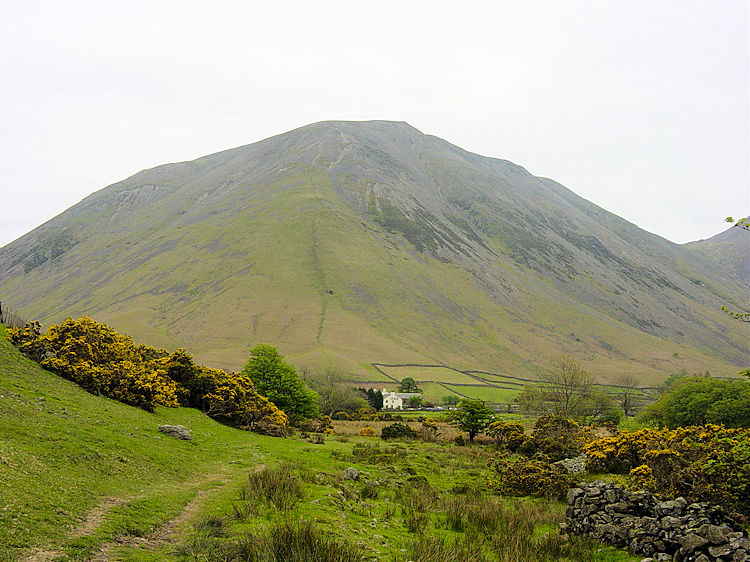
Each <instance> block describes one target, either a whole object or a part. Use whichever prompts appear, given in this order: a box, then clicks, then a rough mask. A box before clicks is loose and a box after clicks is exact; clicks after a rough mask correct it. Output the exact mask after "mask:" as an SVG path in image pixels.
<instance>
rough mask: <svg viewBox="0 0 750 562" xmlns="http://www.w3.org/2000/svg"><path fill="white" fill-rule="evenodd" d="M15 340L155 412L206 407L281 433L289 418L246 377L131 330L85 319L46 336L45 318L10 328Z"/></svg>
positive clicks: (86, 383) (234, 421)
mask: <svg viewBox="0 0 750 562" xmlns="http://www.w3.org/2000/svg"><path fill="white" fill-rule="evenodd" d="M8 334H9V340H10V341H11V342H12V343H13V344H14V345H16V346H18V347H19V349H20V350H21V351H22V352H23V353H27V354H28V355H29V356H30V357H32V358H34V359H36V360H38V361H40V363H41V365H42V366H43V367H45V368H46V369H49V370H50V371H52V372H54V373H57V374H58V375H60V376H62V377H64V378H66V379H69V380H72V381H74V382H76V383H77V384H79V385H80V386H81V387H83V388H84V389H86V390H87V391H89V392H91V393H93V394H101V395H103V396H107V397H109V398H114V399H115V400H119V401H120V402H124V403H125V404H130V405H131V406H136V407H139V408H142V409H144V410H147V411H149V412H153V411H154V410H155V409H156V406H157V405H163V406H170V407H176V406H178V405H183V406H190V407H193V408H199V409H200V410H202V411H204V412H205V413H206V414H208V415H209V416H211V417H213V418H214V419H216V420H218V421H220V422H222V423H226V424H228V425H232V426H234V427H240V428H243V429H251V430H258V429H260V430H262V431H263V432H266V433H269V434H274V435H277V434H280V433H283V432H284V431H285V430H284V428H285V426H286V425H287V418H286V415H285V414H284V412H282V411H281V410H279V409H278V408H277V407H276V406H274V405H273V404H272V403H271V402H269V401H268V400H267V399H266V398H264V397H263V396H261V395H260V394H258V393H257V392H256V390H255V388H254V386H253V383H252V381H251V380H250V379H249V378H247V377H244V376H242V375H238V374H235V373H225V372H224V371H220V370H218V369H210V368H208V367H202V366H200V365H196V364H195V363H194V362H193V358H192V357H191V356H190V355H189V354H188V353H186V352H185V350H184V349H178V350H177V351H175V352H174V353H172V354H171V355H170V354H169V353H168V352H167V351H166V350H165V349H154V348H153V347H148V346H145V345H135V344H134V343H133V340H132V339H131V338H130V337H129V336H123V335H121V334H118V333H117V332H115V331H114V330H112V329H111V328H109V327H108V326H106V325H104V324H100V323H98V322H95V321H94V320H92V319H91V318H87V317H83V318H79V319H78V320H73V319H71V318H68V319H67V320H66V321H65V322H63V323H62V324H60V325H54V326H51V327H50V329H49V330H47V332H46V333H45V334H44V335H42V334H41V330H40V325H39V323H38V322H32V323H30V324H27V325H26V326H25V327H24V328H22V329H19V330H8Z"/></svg>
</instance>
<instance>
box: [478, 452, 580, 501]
mask: <svg viewBox="0 0 750 562" xmlns="http://www.w3.org/2000/svg"><path fill="white" fill-rule="evenodd" d="M493 468H494V470H495V472H496V475H495V476H494V477H490V478H488V481H487V484H488V485H489V486H490V488H492V489H494V490H497V491H498V492H500V493H501V494H503V495H506V496H539V497H545V498H562V497H564V496H565V494H566V493H567V491H568V490H569V489H570V488H571V486H573V484H574V483H575V479H574V478H573V477H572V476H571V475H570V474H568V472H567V471H566V470H565V469H564V468H563V467H561V466H559V465H553V464H550V463H548V462H545V461H542V460H537V459H527V458H523V457H521V458H518V459H512V458H511V457H504V458H500V459H498V460H496V461H495V462H494V463H493Z"/></svg>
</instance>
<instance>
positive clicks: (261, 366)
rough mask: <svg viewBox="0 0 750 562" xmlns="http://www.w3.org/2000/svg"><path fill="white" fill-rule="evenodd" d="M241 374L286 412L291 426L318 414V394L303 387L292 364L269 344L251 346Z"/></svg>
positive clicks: (303, 384)
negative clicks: (248, 357)
mask: <svg viewBox="0 0 750 562" xmlns="http://www.w3.org/2000/svg"><path fill="white" fill-rule="evenodd" d="M242 373H243V374H244V375H247V376H248V377H250V379H251V380H252V381H253V383H254V384H255V388H256V389H257V390H258V392H259V393H261V394H262V395H263V396H265V397H267V398H268V399H269V400H270V401H271V402H273V403H274V404H275V405H276V406H277V407H278V408H280V409H281V410H283V411H284V412H285V413H286V415H287V416H288V417H289V422H290V423H291V424H292V425H296V424H298V423H299V422H301V421H302V420H304V419H307V418H312V417H314V416H316V415H317V413H318V407H317V400H318V395H317V394H316V393H315V392H314V391H312V390H310V389H308V388H306V387H305V383H304V382H302V379H300V378H299V376H298V375H297V372H296V371H295V370H294V367H292V365H290V364H289V363H287V362H286V361H284V358H283V357H282V356H281V354H280V353H279V352H278V350H277V349H276V348H275V347H273V346H272V345H267V344H258V345H256V346H254V347H253V348H252V349H251V350H250V359H248V361H247V363H246V364H245V367H244V369H242Z"/></svg>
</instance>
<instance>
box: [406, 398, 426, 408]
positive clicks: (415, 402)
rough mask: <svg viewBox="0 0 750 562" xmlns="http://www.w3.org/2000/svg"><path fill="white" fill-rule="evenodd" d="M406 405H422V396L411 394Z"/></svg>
mask: <svg viewBox="0 0 750 562" xmlns="http://www.w3.org/2000/svg"><path fill="white" fill-rule="evenodd" d="M406 405H407V406H409V408H419V407H420V406H421V405H422V397H421V396H411V397H409V399H408V400H407V401H406Z"/></svg>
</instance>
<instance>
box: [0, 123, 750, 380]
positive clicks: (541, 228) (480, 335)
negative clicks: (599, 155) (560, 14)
mask: <svg viewBox="0 0 750 562" xmlns="http://www.w3.org/2000/svg"><path fill="white" fill-rule="evenodd" d="M643 204H644V205H648V204H649V202H648V201H644V202H643ZM721 240H722V239H721V238H719V239H718V240H717V241H715V243H713V244H708V245H706V244H703V245H701V244H699V245H698V246H697V247H695V245H688V246H680V245H677V244H673V243H672V242H669V241H667V240H665V239H663V238H660V237H659V236H656V235H654V234H650V233H648V232H645V231H643V230H641V229H639V228H638V227H636V226H635V225H633V224H631V223H629V222H627V221H625V220H623V219H621V218H619V217H617V216H615V215H613V214H611V213H609V212H607V211H605V210H604V209H601V208H599V207H597V206H596V205H593V204H592V203H590V202H588V201H586V200H584V199H582V198H580V197H578V196H577V195H575V194H574V193H573V192H571V191H569V190H568V189H566V188H565V187H563V186H562V185H560V184H558V183H556V182H554V181H552V180H549V179H544V178H538V177H535V176H533V175H531V174H530V173H528V172H527V171H526V170H525V169H524V168H522V167H520V166H517V165H516V164H513V163H511V162H508V161H505V160H499V159H495V158H487V157H484V156H479V155H477V154H472V153H470V152H467V151H465V150H462V149H461V148H458V147H456V146H454V145H452V144H450V143H448V142H446V141H444V140H442V139H439V138H437V137H434V136H430V135H425V134H423V133H421V132H420V131H418V130H417V129H415V128H414V127H412V126H410V125H408V124H407V123H404V122H389V121H368V122H344V121H332V122H322V123H315V124H312V125H308V126H305V127H302V128H299V129H296V130H294V131H290V132H288V133H284V134H282V135H278V136H275V137H272V138H269V139H266V140H263V141H260V142H257V143H254V144H250V145H247V146H242V147H239V148H235V149H231V150H227V151H223V152H219V153H216V154H212V155H209V156H205V157H203V158H199V159H197V160H194V161H191V162H181V163H177V164H167V165H163V166H158V167H156V168H153V169H150V170H144V171H142V172H139V173H138V174H135V175H134V176H132V177H130V178H128V179H126V180H124V181H121V182H118V183H115V184H113V185H110V186H109V187H106V188H104V189H102V190H101V191H98V192H96V193H94V194H92V195H90V196H89V197H87V198H86V199H84V200H83V201H81V202H80V203H78V204H77V205H75V206H73V207H71V208H70V209H68V210H67V211H65V212H64V213H62V214H61V215H59V216H57V217H55V218H54V219H52V220H50V221H48V222H47V223H45V224H43V225H41V226H40V227H38V228H36V229H35V230H33V231H31V232H30V233H28V234H26V235H25V236H23V237H22V238H20V239H18V240H16V241H15V242H13V243H11V244H9V245H7V246H5V247H4V248H2V249H0V299H2V300H7V301H8V302H12V303H14V304H15V305H17V306H18V307H19V308H21V310H22V312H23V313H24V314H25V315H26V316H27V317H29V318H39V319H40V320H42V321H43V322H47V323H49V322H57V321H60V320H62V319H64V318H65V317H67V316H77V315H83V314H86V315H90V316H92V317H94V318H96V319H98V320H101V321H104V322H107V323H109V324H111V325H112V326H113V327H115V328H116V329H117V330H119V331H122V332H127V333H130V334H132V335H134V336H135V337H136V339H141V340H144V341H148V342H151V343H157V344H161V345H164V346H168V347H176V346H180V345H181V346H185V347H187V348H188V349H190V350H191V351H194V352H195V353H196V355H197V356H198V358H199V360H200V361H201V362H205V363H209V364H212V365H215V366H217V367H225V368H237V367H238V366H239V365H241V364H242V362H243V360H244V358H245V356H246V354H247V350H248V348H249V346H250V345H252V344H253V343H255V342H259V341H262V342H267V343H273V344H275V345H277V346H279V347H280V349H281V351H282V352H283V353H285V354H287V355H288V356H289V357H290V358H291V359H292V360H293V361H294V362H295V363H296V364H297V366H298V367H310V368H323V367H325V366H327V365H332V366H333V367H334V368H335V369H337V370H339V371H342V372H345V373H351V374H356V375H357V376H359V377H361V378H363V379H366V378H367V377H368V374H369V373H372V372H373V371H372V370H371V367H370V366H369V363H370V362H383V363H430V364H435V363H441V364H446V365H450V366H453V367H457V368H461V369H477V370H488V371H493V372H504V373H510V374H526V375H528V374H529V373H530V372H533V371H535V370H537V369H539V368H540V367H541V366H543V365H544V364H546V363H547V362H548V361H549V360H550V359H552V358H553V357H555V356H557V355H559V354H560V353H571V354H576V355H579V356H581V357H582V358H583V359H584V360H585V361H586V362H587V364H588V365H589V366H590V367H591V369H592V370H593V371H595V372H596V373H597V374H599V375H600V376H601V377H602V378H603V379H605V380H606V379H610V380H613V379H614V378H615V377H616V376H617V375H619V374H623V373H633V374H636V375H637V376H639V377H641V379H642V380H643V381H644V382H646V383H655V382H657V381H659V380H661V379H662V378H663V377H664V376H665V375H666V374H668V373H671V372H677V371H680V370H681V369H687V370H689V371H690V370H698V369H700V370H704V369H707V368H708V369H710V370H711V372H712V373H713V374H716V375H721V374H725V375H729V374H732V373H733V372H735V371H736V370H737V367H739V366H741V365H743V364H744V363H746V362H747V357H748V349H747V337H746V334H745V333H743V331H742V326H738V325H737V324H736V323H735V322H734V321H733V320H732V319H731V318H729V317H728V316H727V315H725V314H724V313H722V312H721V311H720V307H721V306H722V305H724V304H726V305H729V306H734V307H735V308H739V307H741V306H742V301H743V297H742V295H743V294H745V292H746V291H747V288H748V284H749V283H748V275H747V268H745V269H743V268H741V267H734V266H733V267H727V263H728V261H727V260H730V262H731V263H734V262H733V261H731V260H732V259H733V258H732V257H731V256H729V257H728V256H726V255H724V254H723V253H722V252H723V248H724V247H725V246H724V245H723V244H722V242H721Z"/></svg>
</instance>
